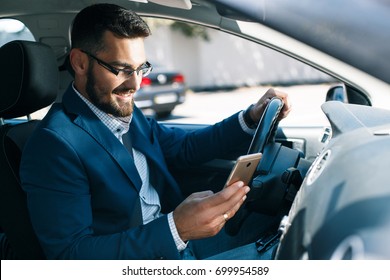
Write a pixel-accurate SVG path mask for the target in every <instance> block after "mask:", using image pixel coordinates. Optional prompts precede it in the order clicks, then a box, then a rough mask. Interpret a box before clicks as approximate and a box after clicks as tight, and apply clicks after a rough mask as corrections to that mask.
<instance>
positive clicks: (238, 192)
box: [204, 181, 249, 211]
mask: <svg viewBox="0 0 390 280" xmlns="http://www.w3.org/2000/svg"><path fill="white" fill-rule="evenodd" d="M248 191H249V187H248V186H244V183H243V182H242V181H238V182H235V183H233V184H231V185H230V186H228V187H226V188H224V189H222V190H221V191H220V192H218V193H216V194H215V195H212V196H209V197H207V198H205V199H204V202H205V203H207V205H208V207H221V206H223V205H225V206H224V207H223V208H222V211H223V210H227V209H229V207H226V205H230V208H231V207H233V205H234V204H236V203H237V202H238V201H240V199H242V198H243V197H244V196H245V195H246V194H247V193H248Z"/></svg>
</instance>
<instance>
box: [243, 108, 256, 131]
mask: <svg viewBox="0 0 390 280" xmlns="http://www.w3.org/2000/svg"><path fill="white" fill-rule="evenodd" d="M253 106H255V105H253V104H251V105H249V107H248V108H247V109H246V110H245V111H244V114H243V117H244V121H245V124H246V125H247V126H248V127H249V128H250V129H255V128H257V125H258V123H257V122H255V121H254V120H253V119H252V117H251V115H250V111H251V110H252V108H253Z"/></svg>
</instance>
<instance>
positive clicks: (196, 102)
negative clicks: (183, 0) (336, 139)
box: [146, 19, 334, 126]
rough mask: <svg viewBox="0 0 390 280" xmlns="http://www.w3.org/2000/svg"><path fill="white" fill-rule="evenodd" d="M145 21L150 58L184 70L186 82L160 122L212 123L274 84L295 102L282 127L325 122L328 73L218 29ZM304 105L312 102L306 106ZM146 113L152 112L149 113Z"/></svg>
mask: <svg viewBox="0 0 390 280" xmlns="http://www.w3.org/2000/svg"><path fill="white" fill-rule="evenodd" d="M146 20H147V21H148V24H149V25H150V26H151V28H152V36H151V37H149V38H148V39H147V40H146V50H147V55H148V57H149V60H150V61H153V62H154V63H156V64H158V65H160V66H165V67H167V68H170V69H175V70H176V71H180V72H181V73H183V75H184V78H185V82H186V86H187V91H186V95H185V101H184V102H183V103H182V104H179V105H177V106H176V107H175V109H174V110H173V111H172V113H171V114H170V115H169V116H168V117H165V118H163V119H162V120H163V121H165V122H175V123H200V124H205V123H206V124H211V123H215V122H217V121H219V120H221V117H226V116H229V115H231V114H232V113H235V112H237V111H238V110H241V109H245V108H246V107H247V106H248V105H250V104H251V103H253V102H256V101H257V99H258V98H259V97H260V96H261V95H262V94H263V93H264V92H265V91H266V90H267V89H268V88H269V87H275V88H278V89H280V90H283V91H285V92H287V93H289V94H290V97H291V100H292V103H293V106H294V104H297V105H296V107H295V106H294V107H293V112H292V113H291V114H290V116H289V118H287V119H286V120H284V121H283V125H291V126H294V125H308V126H311V125H320V126H322V125H327V120H326V118H325V116H324V115H323V113H322V111H321V109H320V106H321V104H322V103H323V102H324V101H325V99H326V92H327V89H328V88H329V86H330V84H332V83H334V79H332V78H331V77H330V76H328V75H326V74H324V73H322V72H320V71H318V70H316V69H314V68H312V67H310V66H308V65H306V64H304V63H302V62H299V61H297V60H295V59H293V58H290V57H288V56H287V55H284V54H281V53H278V52H276V51H274V50H271V49H269V48H267V47H264V46H261V45H259V44H256V43H254V42H250V41H248V40H245V39H242V38H239V37H237V36H233V35H231V34H227V33H224V32H221V31H218V30H214V29H207V28H205V27H196V26H195V25H189V24H185V23H178V22H174V21H166V20H161V19H158V20H153V19H146ZM301 100H304V102H301ZM308 103H309V104H311V106H309V107H308V106H306V105H307V104H308ZM298 104H304V105H305V108H303V107H302V108H301V107H299V106H298ZM308 108H309V109H308ZM146 112H147V113H149V114H150V115H151V116H153V111H150V110H149V111H146Z"/></svg>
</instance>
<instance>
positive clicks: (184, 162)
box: [152, 113, 252, 168]
mask: <svg viewBox="0 0 390 280" xmlns="http://www.w3.org/2000/svg"><path fill="white" fill-rule="evenodd" d="M152 127H154V129H155V131H156V133H157V135H158V137H159V142H160V145H161V146H162V150H163V152H164V156H165V158H166V160H167V163H168V165H172V166H177V167H181V168H182V167H189V166H191V165H194V164H200V163H204V162H207V161H209V160H212V159H215V158H218V157H223V156H224V155H226V154H227V153H229V152H231V151H232V150H234V149H238V150H239V152H240V153H245V152H246V151H247V149H248V147H249V144H250V141H251V140H252V136H251V135H249V134H248V133H246V132H245V131H244V130H243V129H242V127H241V125H240V123H239V119H238V113H237V114H234V115H233V116H231V117H229V118H227V119H225V120H223V121H221V122H219V123H216V124H214V125H211V126H207V127H205V128H203V129H199V130H195V131H193V132H190V133H186V132H185V131H183V130H181V129H178V128H168V127H165V126H162V125H158V124H157V123H154V125H153V124H152Z"/></svg>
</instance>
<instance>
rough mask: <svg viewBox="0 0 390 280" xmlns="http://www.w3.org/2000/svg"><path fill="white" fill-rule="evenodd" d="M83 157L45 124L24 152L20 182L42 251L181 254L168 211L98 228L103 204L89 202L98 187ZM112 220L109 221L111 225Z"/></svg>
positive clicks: (102, 255) (88, 255) (53, 255)
mask: <svg viewBox="0 0 390 280" xmlns="http://www.w3.org/2000/svg"><path fill="white" fill-rule="evenodd" d="M42 151H43V152H42ZM90 156H91V157H94V154H93V153H90ZM96 160H98V159H96ZM84 161H85V159H83V158H82V157H80V155H79V154H78V153H77V152H76V151H75V149H74V147H73V146H72V145H71V144H70V143H69V142H67V141H65V140H64V138H63V137H61V136H59V135H58V133H56V132H54V131H51V130H48V129H40V130H39V132H37V133H36V134H35V135H34V136H33V137H32V138H31V140H30V141H29V142H28V144H27V146H26V149H25V151H24V153H23V158H22V163H21V168H20V175H21V181H22V187H23V189H24V190H25V191H26V193H27V201H28V208H29V211H30V217H31V221H32V224H33V227H34V230H35V232H36V234H37V236H38V239H39V241H40V243H41V246H42V248H43V250H44V252H45V254H46V257H47V258H48V259H177V258H179V254H178V252H177V249H176V246H175V243H174V241H173V238H172V235H171V233H170V229H169V225H168V221H167V218H166V216H163V217H160V218H158V219H156V220H154V221H152V222H150V223H149V224H147V225H141V226H138V227H135V228H131V229H123V230H112V231H111V232H107V233H104V234H102V233H101V232H96V230H95V228H97V226H98V225H97V224H96V220H95V219H94V215H95V213H98V212H99V211H104V209H99V207H96V205H93V204H94V201H93V200H92V199H91V195H93V193H91V192H94V191H95V190H96V189H93V188H92V189H91V188H90V185H89V184H90V182H91V178H89V177H88V176H90V175H89V174H88V172H87V169H86V167H85V162H84ZM94 180H98V179H96V178H94ZM93 207H94V211H92V208H93ZM114 207H115V206H114ZM102 208H103V207H102ZM113 219H114V217H113ZM122 220H125V218H124V219H122ZM118 223H119V219H118ZM115 226H117V225H116V224H115V223H113V225H112V227H115ZM161 240H164V242H161Z"/></svg>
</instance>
